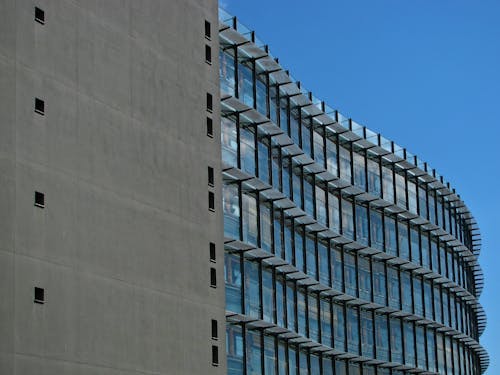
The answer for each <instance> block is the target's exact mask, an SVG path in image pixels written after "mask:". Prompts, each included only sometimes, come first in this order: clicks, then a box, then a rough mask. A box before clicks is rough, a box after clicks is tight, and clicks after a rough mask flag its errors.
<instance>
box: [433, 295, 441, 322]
mask: <svg viewBox="0 0 500 375" xmlns="http://www.w3.org/2000/svg"><path fill="white" fill-rule="evenodd" d="M441 306H442V304H441V291H440V289H439V287H438V286H434V320H435V321H436V322H439V323H441V322H442V321H443V315H442V311H441Z"/></svg>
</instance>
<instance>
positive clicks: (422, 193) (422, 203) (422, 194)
mask: <svg viewBox="0 0 500 375" xmlns="http://www.w3.org/2000/svg"><path fill="white" fill-rule="evenodd" d="M418 209H419V211H420V216H422V217H423V218H424V219H427V192H426V190H425V189H424V188H422V187H420V186H419V188H418Z"/></svg>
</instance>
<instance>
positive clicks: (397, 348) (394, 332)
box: [389, 318, 403, 363]
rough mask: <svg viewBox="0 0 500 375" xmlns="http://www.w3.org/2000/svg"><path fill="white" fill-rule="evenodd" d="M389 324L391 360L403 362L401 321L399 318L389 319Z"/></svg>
mask: <svg viewBox="0 0 500 375" xmlns="http://www.w3.org/2000/svg"><path fill="white" fill-rule="evenodd" d="M389 322H390V325H391V361H392V362H399V363H402V362H403V351H402V348H403V342H402V341H401V339H402V335H401V321H400V320H399V319H394V318H391V319H389Z"/></svg>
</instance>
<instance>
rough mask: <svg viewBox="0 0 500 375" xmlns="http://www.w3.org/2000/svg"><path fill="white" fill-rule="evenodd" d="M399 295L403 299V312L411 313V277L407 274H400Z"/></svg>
mask: <svg viewBox="0 0 500 375" xmlns="http://www.w3.org/2000/svg"><path fill="white" fill-rule="evenodd" d="M400 275H401V294H402V297H403V301H402V302H403V311H406V312H409V313H412V312H413V309H412V294H411V277H410V274H409V273H408V272H401V273H400Z"/></svg>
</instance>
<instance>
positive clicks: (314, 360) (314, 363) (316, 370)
mask: <svg viewBox="0 0 500 375" xmlns="http://www.w3.org/2000/svg"><path fill="white" fill-rule="evenodd" d="M310 360H311V374H320V373H321V372H320V367H319V357H318V356H317V355H315V354H311V357H310ZM306 374H307V372H306ZM266 375H267V374H266Z"/></svg>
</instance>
